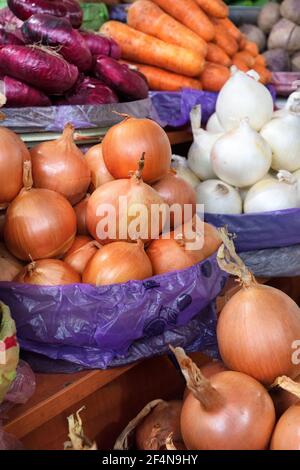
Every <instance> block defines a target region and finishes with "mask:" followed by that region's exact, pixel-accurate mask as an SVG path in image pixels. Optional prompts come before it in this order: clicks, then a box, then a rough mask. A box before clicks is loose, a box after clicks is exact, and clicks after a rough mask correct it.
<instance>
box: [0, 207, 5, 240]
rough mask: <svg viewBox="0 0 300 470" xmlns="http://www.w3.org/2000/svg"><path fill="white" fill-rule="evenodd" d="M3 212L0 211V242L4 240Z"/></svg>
mask: <svg viewBox="0 0 300 470" xmlns="http://www.w3.org/2000/svg"><path fill="white" fill-rule="evenodd" d="M5 215H6V212H5V211H0V241H3V240H4V224H5Z"/></svg>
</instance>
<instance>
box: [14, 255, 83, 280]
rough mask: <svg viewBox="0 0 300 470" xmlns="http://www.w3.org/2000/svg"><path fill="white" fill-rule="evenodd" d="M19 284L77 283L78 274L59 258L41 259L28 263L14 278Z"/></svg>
mask: <svg viewBox="0 0 300 470" xmlns="http://www.w3.org/2000/svg"><path fill="white" fill-rule="evenodd" d="M15 281H16V282H20V283H21V284H33V285H39V286H64V285H67V284H79V283H80V281H81V278H80V275H79V274H78V273H77V272H76V271H75V270H74V269H73V268H72V267H71V266H69V265H68V264H67V263H65V262H64V261H61V260H59V259H42V260H39V261H33V262H32V263H30V264H28V265H27V266H26V267H25V268H24V269H23V270H22V271H21V272H20V273H19V274H18V275H17V276H16V278H15Z"/></svg>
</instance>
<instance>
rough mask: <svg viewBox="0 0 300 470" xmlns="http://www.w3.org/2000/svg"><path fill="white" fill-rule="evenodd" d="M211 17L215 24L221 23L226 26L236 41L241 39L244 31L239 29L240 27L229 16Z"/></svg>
mask: <svg viewBox="0 0 300 470" xmlns="http://www.w3.org/2000/svg"><path fill="white" fill-rule="evenodd" d="M210 19H211V21H212V22H213V23H214V24H215V25H220V26H223V27H224V28H226V30H227V31H228V33H230V34H231V36H233V37H234V39H235V40H236V41H238V42H239V41H240V39H241V37H242V33H241V31H240V30H239V28H237V27H236V26H235V24H234V23H233V22H232V21H231V20H230V19H229V18H210Z"/></svg>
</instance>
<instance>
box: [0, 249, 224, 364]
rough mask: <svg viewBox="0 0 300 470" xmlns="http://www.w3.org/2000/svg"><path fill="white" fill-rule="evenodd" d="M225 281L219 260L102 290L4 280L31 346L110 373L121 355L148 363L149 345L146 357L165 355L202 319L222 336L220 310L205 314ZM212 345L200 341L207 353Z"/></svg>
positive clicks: (0, 292) (3, 289)
mask: <svg viewBox="0 0 300 470" xmlns="http://www.w3.org/2000/svg"><path fill="white" fill-rule="evenodd" d="M225 281H226V275H225V274H224V273H223V272H221V270H220V269H219V267H218V264H217V261H216V255H213V256H212V257H210V258H209V259H207V260H205V261H204V262H202V263H199V264H198V265H196V266H193V267H191V268H189V269H186V270H183V271H178V272H174V273H169V274H166V275H163V276H155V277H153V278H150V279H148V280H146V281H131V282H128V283H126V284H118V285H113V286H103V287H98V288H96V287H94V286H90V285H86V284H78V285H71V286H62V287H40V286H30V285H22V284H16V283H0V298H1V300H2V301H3V302H4V303H6V304H7V305H8V306H9V307H10V309H11V312H12V315H13V317H14V319H15V321H16V326H17V331H18V339H19V341H20V345H21V347H22V348H23V349H25V350H27V351H32V352H36V353H39V354H43V355H45V356H47V357H50V358H52V359H62V360H65V361H70V362H75V363H77V364H80V365H82V366H84V367H90V368H99V367H100V368H106V367H109V366H111V365H114V364H115V362H114V361H116V360H117V359H118V358H119V360H121V358H123V361H124V363H127V362H132V360H137V359H141V358H142V357H144V352H145V351H144V348H145V347H146V348H147V351H148V353H146V356H150V355H153V354H159V353H161V352H162V351H165V350H166V347H168V344H169V341H171V338H170V337H169V336H168V331H171V330H174V329H175V330H177V329H178V328H181V327H185V326H186V325H188V323H189V322H190V321H191V320H193V319H194V318H195V317H197V316H198V317H199V318H200V321H201V322H202V324H201V327H203V330H205V329H208V330H209V333H208V336H209V337H212V336H214V334H215V313H214V309H209V313H208V314H207V312H206V313H203V318H202V316H201V315H202V313H201V312H203V311H204V310H205V308H207V307H208V306H209V305H210V304H211V302H212V301H213V300H214V299H215V298H216V297H217V296H218V295H219V293H220V292H221V290H222V288H223V286H224V284H225ZM179 334H180V333H179ZM161 335H162V336H161ZM159 337H160V338H159ZM137 341H140V343H139V348H140V349H135V352H136V353H135V356H134V359H132V358H131V359H130V357H128V351H129V350H130V348H131V347H133V345H134V344H135V345H136V348H137V343H136V342H137ZM204 343H205V342H204ZM154 344H155V347H154ZM206 346H207V344H206V343H205V344H199V348H200V350H203V349H206ZM138 351H139V352H138Z"/></svg>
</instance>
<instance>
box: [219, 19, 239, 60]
mask: <svg viewBox="0 0 300 470" xmlns="http://www.w3.org/2000/svg"><path fill="white" fill-rule="evenodd" d="M215 28H216V34H215V39H214V42H215V44H217V46H219V47H221V49H223V50H224V51H225V52H226V53H227V54H228V55H229V56H230V57H232V56H233V55H234V54H236V53H237V51H238V49H239V47H238V43H237V42H236V40H235V39H234V37H233V36H231V34H230V33H228V31H226V29H225V28H224V27H223V26H220V25H219V26H215Z"/></svg>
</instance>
